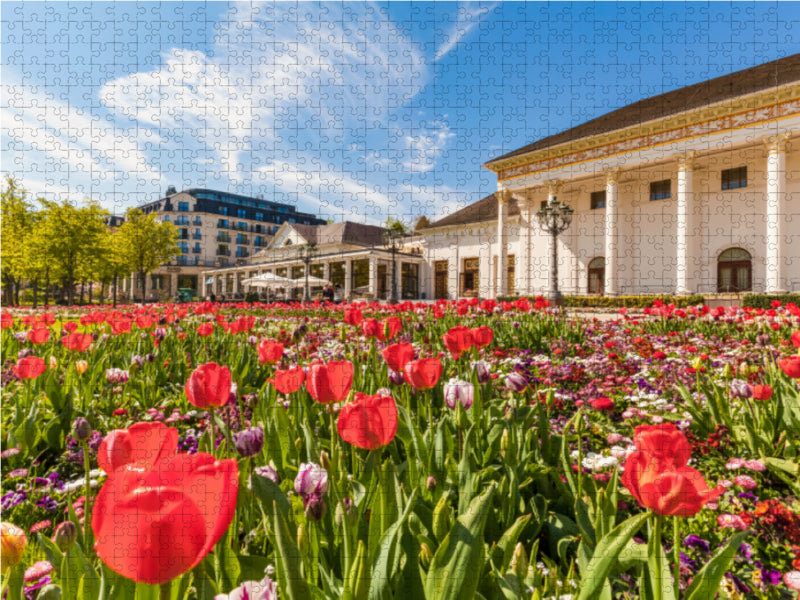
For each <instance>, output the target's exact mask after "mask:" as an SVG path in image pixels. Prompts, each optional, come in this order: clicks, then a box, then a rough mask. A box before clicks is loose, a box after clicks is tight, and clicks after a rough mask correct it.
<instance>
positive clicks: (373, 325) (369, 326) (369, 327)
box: [361, 319, 381, 338]
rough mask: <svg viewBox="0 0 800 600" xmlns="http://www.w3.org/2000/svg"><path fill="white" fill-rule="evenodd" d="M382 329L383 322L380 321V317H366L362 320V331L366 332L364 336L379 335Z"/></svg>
mask: <svg viewBox="0 0 800 600" xmlns="http://www.w3.org/2000/svg"><path fill="white" fill-rule="evenodd" d="M380 330H381V324H380V323H378V319H364V320H363V321H361V331H362V332H363V333H364V337H368V338H369V337H378V334H379V333H380Z"/></svg>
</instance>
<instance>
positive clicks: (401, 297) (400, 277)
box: [389, 258, 403, 302]
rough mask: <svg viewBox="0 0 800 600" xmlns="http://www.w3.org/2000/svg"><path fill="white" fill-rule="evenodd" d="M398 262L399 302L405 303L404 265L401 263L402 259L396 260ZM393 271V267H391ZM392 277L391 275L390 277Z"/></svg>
mask: <svg viewBox="0 0 800 600" xmlns="http://www.w3.org/2000/svg"><path fill="white" fill-rule="evenodd" d="M395 260H396V261H397V301H398V302H402V301H403V263H402V262H401V261H400V258H396V259H395ZM389 268H390V269H391V267H389ZM390 277H391V275H390Z"/></svg>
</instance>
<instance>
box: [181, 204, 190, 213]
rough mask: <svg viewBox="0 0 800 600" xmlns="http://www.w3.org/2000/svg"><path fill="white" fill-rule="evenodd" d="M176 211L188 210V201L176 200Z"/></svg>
mask: <svg viewBox="0 0 800 600" xmlns="http://www.w3.org/2000/svg"><path fill="white" fill-rule="evenodd" d="M178 212H189V203H188V202H178Z"/></svg>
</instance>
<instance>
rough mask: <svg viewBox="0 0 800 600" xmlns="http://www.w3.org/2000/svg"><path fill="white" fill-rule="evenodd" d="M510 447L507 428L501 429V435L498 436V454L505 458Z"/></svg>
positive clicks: (509, 435)
mask: <svg viewBox="0 0 800 600" xmlns="http://www.w3.org/2000/svg"><path fill="white" fill-rule="evenodd" d="M510 446H511V434H510V433H509V432H508V428H506V429H503V435H502V436H500V454H501V455H502V456H503V458H505V457H506V454H508V450H509V448H510Z"/></svg>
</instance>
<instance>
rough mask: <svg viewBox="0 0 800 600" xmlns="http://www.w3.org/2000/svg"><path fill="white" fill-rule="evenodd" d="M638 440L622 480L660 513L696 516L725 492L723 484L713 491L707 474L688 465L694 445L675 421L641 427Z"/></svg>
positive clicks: (635, 439)
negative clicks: (704, 474)
mask: <svg viewBox="0 0 800 600" xmlns="http://www.w3.org/2000/svg"><path fill="white" fill-rule="evenodd" d="M634 443H635V444H636V451H635V452H634V453H633V454H631V455H630V456H629V457H628V459H627V461H626V462H625V472H624V473H623V474H622V483H623V485H624V486H625V487H626V488H628V491H630V492H631V494H633V496H634V497H635V498H636V499H637V500H638V501H639V503H640V504H641V505H642V506H644V507H645V508H649V509H651V510H652V511H653V512H655V513H656V514H658V515H662V516H679V517H689V516H692V515H694V514H696V513H697V512H698V511H699V510H700V509H701V508H702V507H703V506H704V505H705V504H706V503H707V502H710V501H712V500H714V499H715V498H717V497H718V496H719V495H720V494H722V492H723V491H724V488H722V487H719V486H718V487H716V488H714V489H713V490H709V489H708V486H707V485H706V482H705V480H704V479H703V475H702V474H701V473H700V472H699V471H697V470H695V469H692V468H691V467H687V466H686V463H687V462H688V461H689V458H690V457H691V446H690V445H689V442H688V440H687V439H686V436H684V435H683V434H682V433H681V432H680V431H678V429H677V428H676V427H675V425H673V424H672V423H668V424H663V425H642V426H640V427H637V428H636V432H635V435H634Z"/></svg>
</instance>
